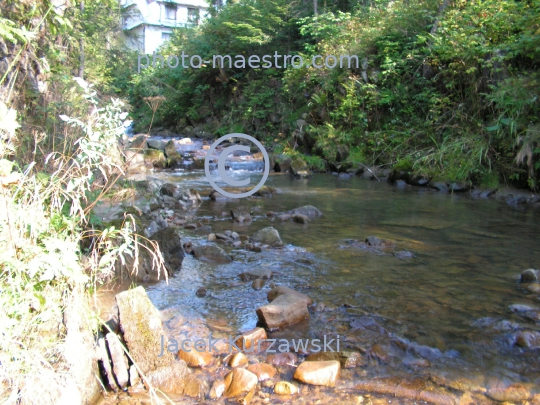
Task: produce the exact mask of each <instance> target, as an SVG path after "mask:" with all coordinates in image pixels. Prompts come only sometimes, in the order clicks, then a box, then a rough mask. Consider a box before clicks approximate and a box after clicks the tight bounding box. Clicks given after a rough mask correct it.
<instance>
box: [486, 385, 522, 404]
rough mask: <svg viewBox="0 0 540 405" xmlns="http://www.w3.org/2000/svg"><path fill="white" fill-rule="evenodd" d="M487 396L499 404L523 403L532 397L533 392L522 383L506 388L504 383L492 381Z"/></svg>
mask: <svg viewBox="0 0 540 405" xmlns="http://www.w3.org/2000/svg"><path fill="white" fill-rule="evenodd" d="M486 396H487V397H489V398H491V399H494V400H495V401H499V402H521V401H526V400H528V399H529V398H530V397H531V392H530V391H529V389H527V388H526V387H525V385H523V384H521V383H515V384H512V385H509V386H506V385H505V384H504V383H503V382H502V381H492V382H491V383H490V384H489V387H488V390H487V392H486Z"/></svg>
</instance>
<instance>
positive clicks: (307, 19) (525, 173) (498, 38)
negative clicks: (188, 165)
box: [130, 0, 540, 187]
mask: <svg viewBox="0 0 540 405" xmlns="http://www.w3.org/2000/svg"><path fill="white" fill-rule="evenodd" d="M325 4H326V3H325ZM303 7H304V6H303V5H301V4H296V3H295V4H294V5H291V4H289V3H285V2H281V1H276V0H274V1H270V2H264V6H260V5H257V6H256V5H255V3H253V2H251V1H239V2H237V3H234V4H231V5H229V6H226V7H225V8H224V9H223V10H222V11H221V12H220V13H216V14H215V15H214V17H212V18H210V19H209V20H208V21H206V23H205V24H203V25H202V27H200V28H199V29H197V30H195V31H194V30H191V31H189V30H179V31H178V32H177V33H176V35H175V37H174V39H173V40H172V41H171V43H170V44H168V45H167V46H166V47H165V48H164V49H162V50H161V53H162V54H163V55H173V54H174V55H179V54H180V53H181V51H185V53H186V54H189V55H193V54H197V55H201V56H202V57H203V58H204V59H206V60H211V58H212V55H215V54H222V55H223V54H230V55H238V54H242V55H245V56H246V57H247V56H249V55H252V54H256V55H263V54H270V55H273V54H274V52H278V54H282V55H285V54H289V55H294V54H299V55H302V56H303V59H304V61H307V60H310V58H311V56H313V55H316V54H321V55H344V54H348V55H358V58H359V62H360V66H359V67H358V68H356V67H354V68H336V69H314V68H312V67H311V68H308V67H303V68H300V69H295V68H291V67H289V68H287V69H274V68H272V69H251V68H249V67H248V68H244V69H242V68H234V67H233V68H224V69H213V68H212V66H205V67H202V68H201V69H191V68H189V69H168V68H166V69H160V68H150V69H146V70H144V71H143V72H142V73H141V74H140V75H135V76H134V77H133V79H132V80H133V84H134V87H133V88H132V90H131V94H130V96H131V102H132V104H133V105H134V106H135V107H136V114H138V115H137V116H136V118H138V119H139V120H140V121H139V122H140V124H141V127H142V128H144V126H145V125H146V124H147V123H146V122H145V117H148V111H147V110H146V107H145V106H144V105H143V104H142V102H141V101H140V100H141V97H142V96H150V95H157V94H162V95H164V96H165V97H166V98H167V101H166V102H165V104H164V108H162V110H161V115H160V116H159V117H158V119H159V124H160V125H162V126H165V127H170V128H171V129H172V130H176V131H182V130H183V129H184V128H185V127H189V126H190V127H194V126H200V125H203V126H205V127H206V129H207V130H210V131H214V132H216V133H219V134H222V133H227V132H231V131H239V130H242V131H244V132H246V133H250V134H253V135H255V136H257V137H259V138H260V139H265V140H271V139H272V140H273V139H278V140H280V142H284V145H283V147H282V149H286V148H290V149H291V150H298V148H299V149H300V150H301V151H302V152H304V153H306V154H317V155H319V156H321V157H323V158H324V159H326V160H329V161H331V160H333V159H335V154H336V148H337V145H340V144H342V145H346V146H348V147H350V148H353V149H354V150H355V154H354V156H355V158H357V159H361V160H362V163H365V164H369V165H375V164H378V165H387V166H392V165H394V164H396V163H397V162H398V161H402V160H404V159H405V160H408V161H410V162H411V168H412V170H415V171H417V172H424V173H427V174H430V175H435V176H437V177H441V178H447V179H450V180H461V181H473V182H476V183H485V184H489V185H493V183H497V182H499V181H504V182H511V181H513V182H515V183H517V184H523V185H527V184H528V185H529V186H530V187H537V185H538V183H537V178H538V175H539V174H540V172H539V169H540V167H539V162H538V154H539V153H540V151H539V136H540V135H539V133H538V124H539V123H538V117H539V114H538V113H539V107H538V103H539V102H538V98H537V95H538V90H539V86H538V74H537V69H538V63H539V56H540V55H539V49H540V46H539V45H540V32H539V31H538V29H539V26H538V16H539V15H540V10H539V7H540V6H539V4H538V2H527V1H495V0H489V1H479V0H474V1H464V0H463V1H461V0H456V1H447V0H445V1H442V2H438V1H433V0H415V1H392V2H388V1H377V2H359V3H355V4H351V3H348V2H343V4H341V3H338V2H335V3H332V2H329V4H328V8H327V10H326V11H327V12H324V11H325V10H324V8H322V7H321V6H320V7H319V8H320V10H319V12H321V14H319V15H317V16H313V15H312V12H311V10H307V9H305V8H303ZM328 10H331V11H328ZM302 118H305V120H306V121H307V127H306V128H304V129H305V131H304V130H299V128H298V126H297V124H296V122H297V120H299V119H302ZM494 179H495V180H494Z"/></svg>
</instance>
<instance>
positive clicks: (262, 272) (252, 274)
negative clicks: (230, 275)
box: [239, 268, 272, 281]
mask: <svg viewBox="0 0 540 405" xmlns="http://www.w3.org/2000/svg"><path fill="white" fill-rule="evenodd" d="M239 277H240V278H241V279H242V281H250V280H256V279H258V278H262V279H265V280H268V279H271V278H272V270H270V269H267V268H260V269H253V270H248V271H246V272H244V273H241V274H239Z"/></svg>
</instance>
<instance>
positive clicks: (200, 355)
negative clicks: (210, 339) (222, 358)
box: [178, 347, 214, 367]
mask: <svg viewBox="0 0 540 405" xmlns="http://www.w3.org/2000/svg"><path fill="white" fill-rule="evenodd" d="M178 358H179V359H182V360H184V361H185V362H186V364H187V365H188V366H190V367H206V366H210V365H211V364H212V363H214V357H213V356H212V353H210V352H207V351H198V350H197V349H196V348H194V347H192V348H191V349H190V351H186V350H180V351H179V352H178Z"/></svg>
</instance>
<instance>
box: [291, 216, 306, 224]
mask: <svg viewBox="0 0 540 405" xmlns="http://www.w3.org/2000/svg"><path fill="white" fill-rule="evenodd" d="M292 220H293V221H294V222H297V223H299V224H307V223H309V218H308V217H307V216H306V215H302V214H295V215H293V216H292Z"/></svg>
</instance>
